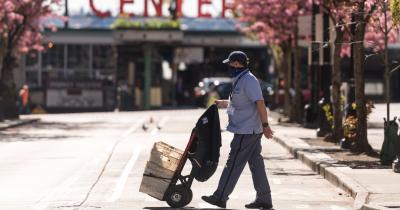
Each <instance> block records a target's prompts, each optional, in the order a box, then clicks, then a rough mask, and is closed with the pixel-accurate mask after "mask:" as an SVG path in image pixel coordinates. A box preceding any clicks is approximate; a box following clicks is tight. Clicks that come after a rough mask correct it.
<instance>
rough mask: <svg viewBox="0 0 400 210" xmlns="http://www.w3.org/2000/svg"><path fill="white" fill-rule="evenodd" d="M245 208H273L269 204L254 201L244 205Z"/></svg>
mask: <svg viewBox="0 0 400 210" xmlns="http://www.w3.org/2000/svg"><path fill="white" fill-rule="evenodd" d="M245 207H246V208H248V209H272V207H273V206H272V204H269V203H261V202H258V201H254V202H252V203H249V204H246V205H245Z"/></svg>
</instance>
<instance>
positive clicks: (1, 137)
mask: <svg viewBox="0 0 400 210" xmlns="http://www.w3.org/2000/svg"><path fill="white" fill-rule="evenodd" d="M71 138H82V136H72V135H68V136H67V135H38V134H34V135H33V134H27V133H24V134H23V133H7V134H4V133H0V142H20V141H22V142H33V141H57V140H68V139H71Z"/></svg>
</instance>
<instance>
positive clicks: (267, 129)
mask: <svg viewBox="0 0 400 210" xmlns="http://www.w3.org/2000/svg"><path fill="white" fill-rule="evenodd" d="M263 133H264V136H265V138H267V139H272V137H274V132H273V131H272V130H271V128H270V127H269V126H267V127H265V128H263Z"/></svg>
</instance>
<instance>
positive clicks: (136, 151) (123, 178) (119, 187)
mask: <svg viewBox="0 0 400 210" xmlns="http://www.w3.org/2000/svg"><path fill="white" fill-rule="evenodd" d="M141 149H142V147H141V146H138V145H135V148H134V149H133V152H132V156H131V159H130V160H129V162H128V163H127V164H126V166H125V168H124V170H123V171H122V173H121V176H120V177H119V179H118V182H117V184H116V186H115V188H114V189H115V190H114V193H113V194H112V196H111V198H110V199H109V200H108V202H114V201H116V200H118V199H119V198H120V197H121V194H122V192H123V190H124V187H125V184H126V181H127V180H128V177H129V174H130V173H131V171H132V168H133V166H134V165H135V162H136V160H137V159H138V157H139V154H140V150H141Z"/></svg>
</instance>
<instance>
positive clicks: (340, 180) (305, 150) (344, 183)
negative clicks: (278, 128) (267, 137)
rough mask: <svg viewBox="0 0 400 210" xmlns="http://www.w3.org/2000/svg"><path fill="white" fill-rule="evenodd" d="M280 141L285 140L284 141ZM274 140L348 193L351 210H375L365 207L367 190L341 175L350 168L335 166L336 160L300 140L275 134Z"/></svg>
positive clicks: (367, 195)
mask: <svg viewBox="0 0 400 210" xmlns="http://www.w3.org/2000/svg"><path fill="white" fill-rule="evenodd" d="M282 139H286V140H285V141H284V140H282ZM274 140H275V141H276V142H278V143H279V144H280V145H282V146H283V147H285V148H286V149H287V150H288V151H289V152H290V153H291V154H292V155H293V156H294V157H295V158H296V159H299V160H301V161H302V162H303V163H304V164H305V165H307V166H308V167H310V168H311V169H312V170H313V171H314V172H316V173H318V174H320V175H321V176H322V177H324V179H326V180H328V181H329V182H331V183H332V184H333V185H335V186H337V187H339V188H341V189H343V190H344V191H345V192H347V193H349V194H350V195H351V197H353V198H354V204H353V209H357V210H375V208H372V209H371V208H367V207H365V204H366V203H367V201H368V197H369V192H368V190H367V189H365V188H364V187H363V186H361V185H360V184H358V183H357V182H356V181H355V180H353V179H352V178H351V177H349V176H347V175H345V174H344V173H343V171H346V170H352V169H351V168H350V167H348V166H345V165H340V164H336V162H337V161H336V160H334V159H333V158H331V157H330V156H328V155H327V154H325V153H323V152H320V151H318V147H312V146H310V145H308V144H307V143H305V142H304V141H303V140H301V139H298V138H290V137H283V136H280V135H279V134H277V133H275V137H274ZM378 209H379V208H378Z"/></svg>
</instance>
